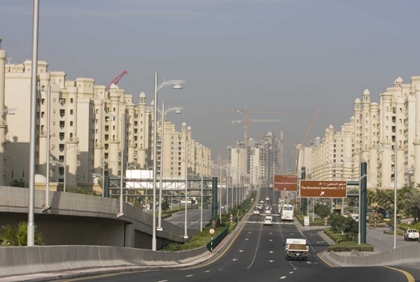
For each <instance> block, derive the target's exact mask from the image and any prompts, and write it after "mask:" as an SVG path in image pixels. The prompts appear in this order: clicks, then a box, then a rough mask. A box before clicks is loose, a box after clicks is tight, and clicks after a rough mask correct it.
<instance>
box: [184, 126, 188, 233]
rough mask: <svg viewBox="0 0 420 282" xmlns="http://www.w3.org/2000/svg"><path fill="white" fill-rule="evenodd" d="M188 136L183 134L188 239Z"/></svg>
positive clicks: (185, 227)
mask: <svg viewBox="0 0 420 282" xmlns="http://www.w3.org/2000/svg"><path fill="white" fill-rule="evenodd" d="M187 200H188V138H187V134H185V218H184V239H188V228H187V223H188V222H187V220H188V204H187Z"/></svg>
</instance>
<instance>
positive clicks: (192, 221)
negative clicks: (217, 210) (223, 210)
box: [165, 206, 211, 229]
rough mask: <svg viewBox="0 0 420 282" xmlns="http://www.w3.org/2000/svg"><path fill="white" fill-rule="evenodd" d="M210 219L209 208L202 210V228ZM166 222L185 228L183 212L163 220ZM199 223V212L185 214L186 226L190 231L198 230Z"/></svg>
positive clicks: (194, 210) (198, 210)
mask: <svg viewBox="0 0 420 282" xmlns="http://www.w3.org/2000/svg"><path fill="white" fill-rule="evenodd" d="M210 218H211V206H209V208H208V209H203V226H205V225H206V224H207V223H208V222H209V220H210ZM165 220H166V221H169V222H171V223H173V224H175V225H178V226H182V227H184V226H185V211H180V212H176V213H173V214H172V216H171V217H168V218H165ZM200 221H201V210H200V208H198V209H193V210H188V212H187V223H188V224H187V226H188V228H190V229H197V228H200Z"/></svg>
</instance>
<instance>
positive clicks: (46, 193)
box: [42, 85, 51, 212]
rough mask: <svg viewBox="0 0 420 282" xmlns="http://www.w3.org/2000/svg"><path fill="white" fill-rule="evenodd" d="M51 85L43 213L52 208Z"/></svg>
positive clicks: (48, 106)
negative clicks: (50, 200)
mask: <svg viewBox="0 0 420 282" xmlns="http://www.w3.org/2000/svg"><path fill="white" fill-rule="evenodd" d="M44 88H45V87H44V86H42V91H44ZM50 126H51V85H48V86H47V126H46V134H47V148H46V150H45V151H46V154H47V156H46V162H47V163H46V168H45V171H46V172H45V174H46V175H45V177H46V178H47V183H46V185H45V204H44V207H43V208H42V211H43V212H44V211H47V210H49V209H50V208H51V207H50V206H49V204H50V202H49V199H50V149H51V148H50V147H51V146H50V140H51V132H50Z"/></svg>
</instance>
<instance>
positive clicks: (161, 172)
mask: <svg viewBox="0 0 420 282" xmlns="http://www.w3.org/2000/svg"><path fill="white" fill-rule="evenodd" d="M159 112H160V116H161V121H160V128H161V129H160V132H161V137H160V177H159V178H160V180H159V215H158V227H157V228H156V230H157V231H163V228H162V186H163V149H164V147H165V143H164V137H165V117H166V114H168V113H169V112H175V113H176V114H181V113H182V108H181V107H172V108H169V109H167V110H166V111H165V101H162V111H159Z"/></svg>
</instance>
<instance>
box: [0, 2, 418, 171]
mask: <svg viewBox="0 0 420 282" xmlns="http://www.w3.org/2000/svg"><path fill="white" fill-rule="evenodd" d="M40 3H41V7H40V17H41V20H40V42H39V59H40V60H46V61H47V62H48V63H49V69H50V70H60V71H64V72H66V73H67V77H68V79H75V78H77V77H91V78H94V79H95V80H96V84H104V85H107V84H108V83H109V82H110V81H111V80H112V79H113V78H114V77H115V76H116V75H117V74H119V73H120V72H121V71H123V70H128V72H129V74H128V75H126V76H125V77H124V78H123V79H122V80H121V81H120V83H119V84H118V85H119V87H120V88H123V89H125V91H126V93H127V94H132V95H133V96H134V97H135V101H136V102H137V101H138V95H139V94H140V93H141V92H142V91H144V92H145V93H146V95H147V101H148V103H150V101H151V100H152V99H153V98H152V96H153V95H152V94H153V74H154V72H155V71H157V72H158V73H159V76H160V79H161V81H163V79H164V78H166V79H186V82H185V84H184V89H183V90H182V91H171V90H170V89H165V90H162V91H161V92H160V101H162V100H165V103H166V104H168V105H170V106H183V107H184V110H183V113H182V115H176V116H175V115H173V116H171V117H170V119H171V121H173V122H174V123H175V124H176V126H177V129H178V130H179V129H180V126H181V123H182V122H183V121H185V122H186V123H187V124H188V125H190V126H191V127H192V129H193V138H194V139H196V140H197V141H199V142H200V143H203V144H205V145H206V146H208V147H210V148H211V149H212V156H213V159H216V158H217V156H218V155H219V154H221V155H222V157H223V158H226V151H227V146H229V145H235V143H236V141H240V140H242V137H243V131H242V125H241V124H232V123H231V122H230V120H237V119H241V118H242V117H243V116H242V115H238V114H234V113H232V110H237V109H243V108H244V107H245V106H246V107H247V109H249V110H255V111H279V112H286V114H285V115H281V116H272V115H271V116H270V115H258V116H257V115H253V116H252V118H264V119H273V118H279V119H281V120H282V122H281V123H258V124H257V123H254V124H251V126H250V131H249V137H251V138H254V139H261V138H262V136H263V135H264V133H265V132H267V131H272V132H273V133H274V134H275V135H276V136H277V137H278V135H279V132H280V130H283V132H284V146H285V147H284V165H285V168H288V166H289V161H288V160H289V152H291V151H294V148H293V146H292V142H294V143H296V144H298V143H300V142H301V141H302V139H303V137H304V135H305V131H306V129H307V128H308V126H309V124H310V122H311V120H312V118H313V116H314V114H315V112H316V110H317V108H318V107H319V106H322V111H321V113H320V114H319V116H318V119H317V121H316V122H315V124H314V126H313V128H312V131H311V134H310V137H309V138H308V142H309V141H310V140H312V139H314V138H315V137H316V136H320V137H323V136H324V131H325V129H326V128H327V127H328V126H329V125H330V124H332V125H333V126H334V128H335V129H336V130H340V128H339V126H341V125H342V124H343V123H345V122H347V121H348V120H349V119H350V117H351V116H352V112H353V102H354V100H355V99H356V98H358V97H359V98H360V97H361V96H362V93H363V90H364V89H366V88H367V89H369V90H370V92H371V96H372V101H376V102H378V101H379V95H380V93H382V92H384V91H385V89H386V87H389V86H391V85H392V83H393V81H394V80H395V79H396V78H397V77H398V76H401V77H402V78H403V79H404V82H408V81H409V79H410V77H411V76H413V75H420V70H419V67H418V65H419V62H418V52H419V51H418V50H419V44H420V38H419V36H418V35H417V34H418V32H417V29H418V28H417V26H418V23H417V18H418V15H417V11H418V10H419V9H420V3H419V2H418V1H415V0H411V1H409V0H405V1H391V0H388V1H379V0H371V1H360V0H355V1H335V0H295V1H292V0H277V1H275V0H250V1H242V0H213V1H212V0H209V1H198V0H178V1H169V0H160V1H159V0H156V1H141V0H118V1H117V0H112V1H111V0H101V1H87V0H73V1H64V0H41V1H40ZM32 5H33V1H30V0H13V1H2V2H1V3H0V37H1V38H3V43H2V47H3V48H4V49H6V50H7V51H8V56H9V57H10V58H13V59H11V62H12V63H21V62H23V61H24V60H26V59H30V58H31V40H32V39H31V31H32Z"/></svg>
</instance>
